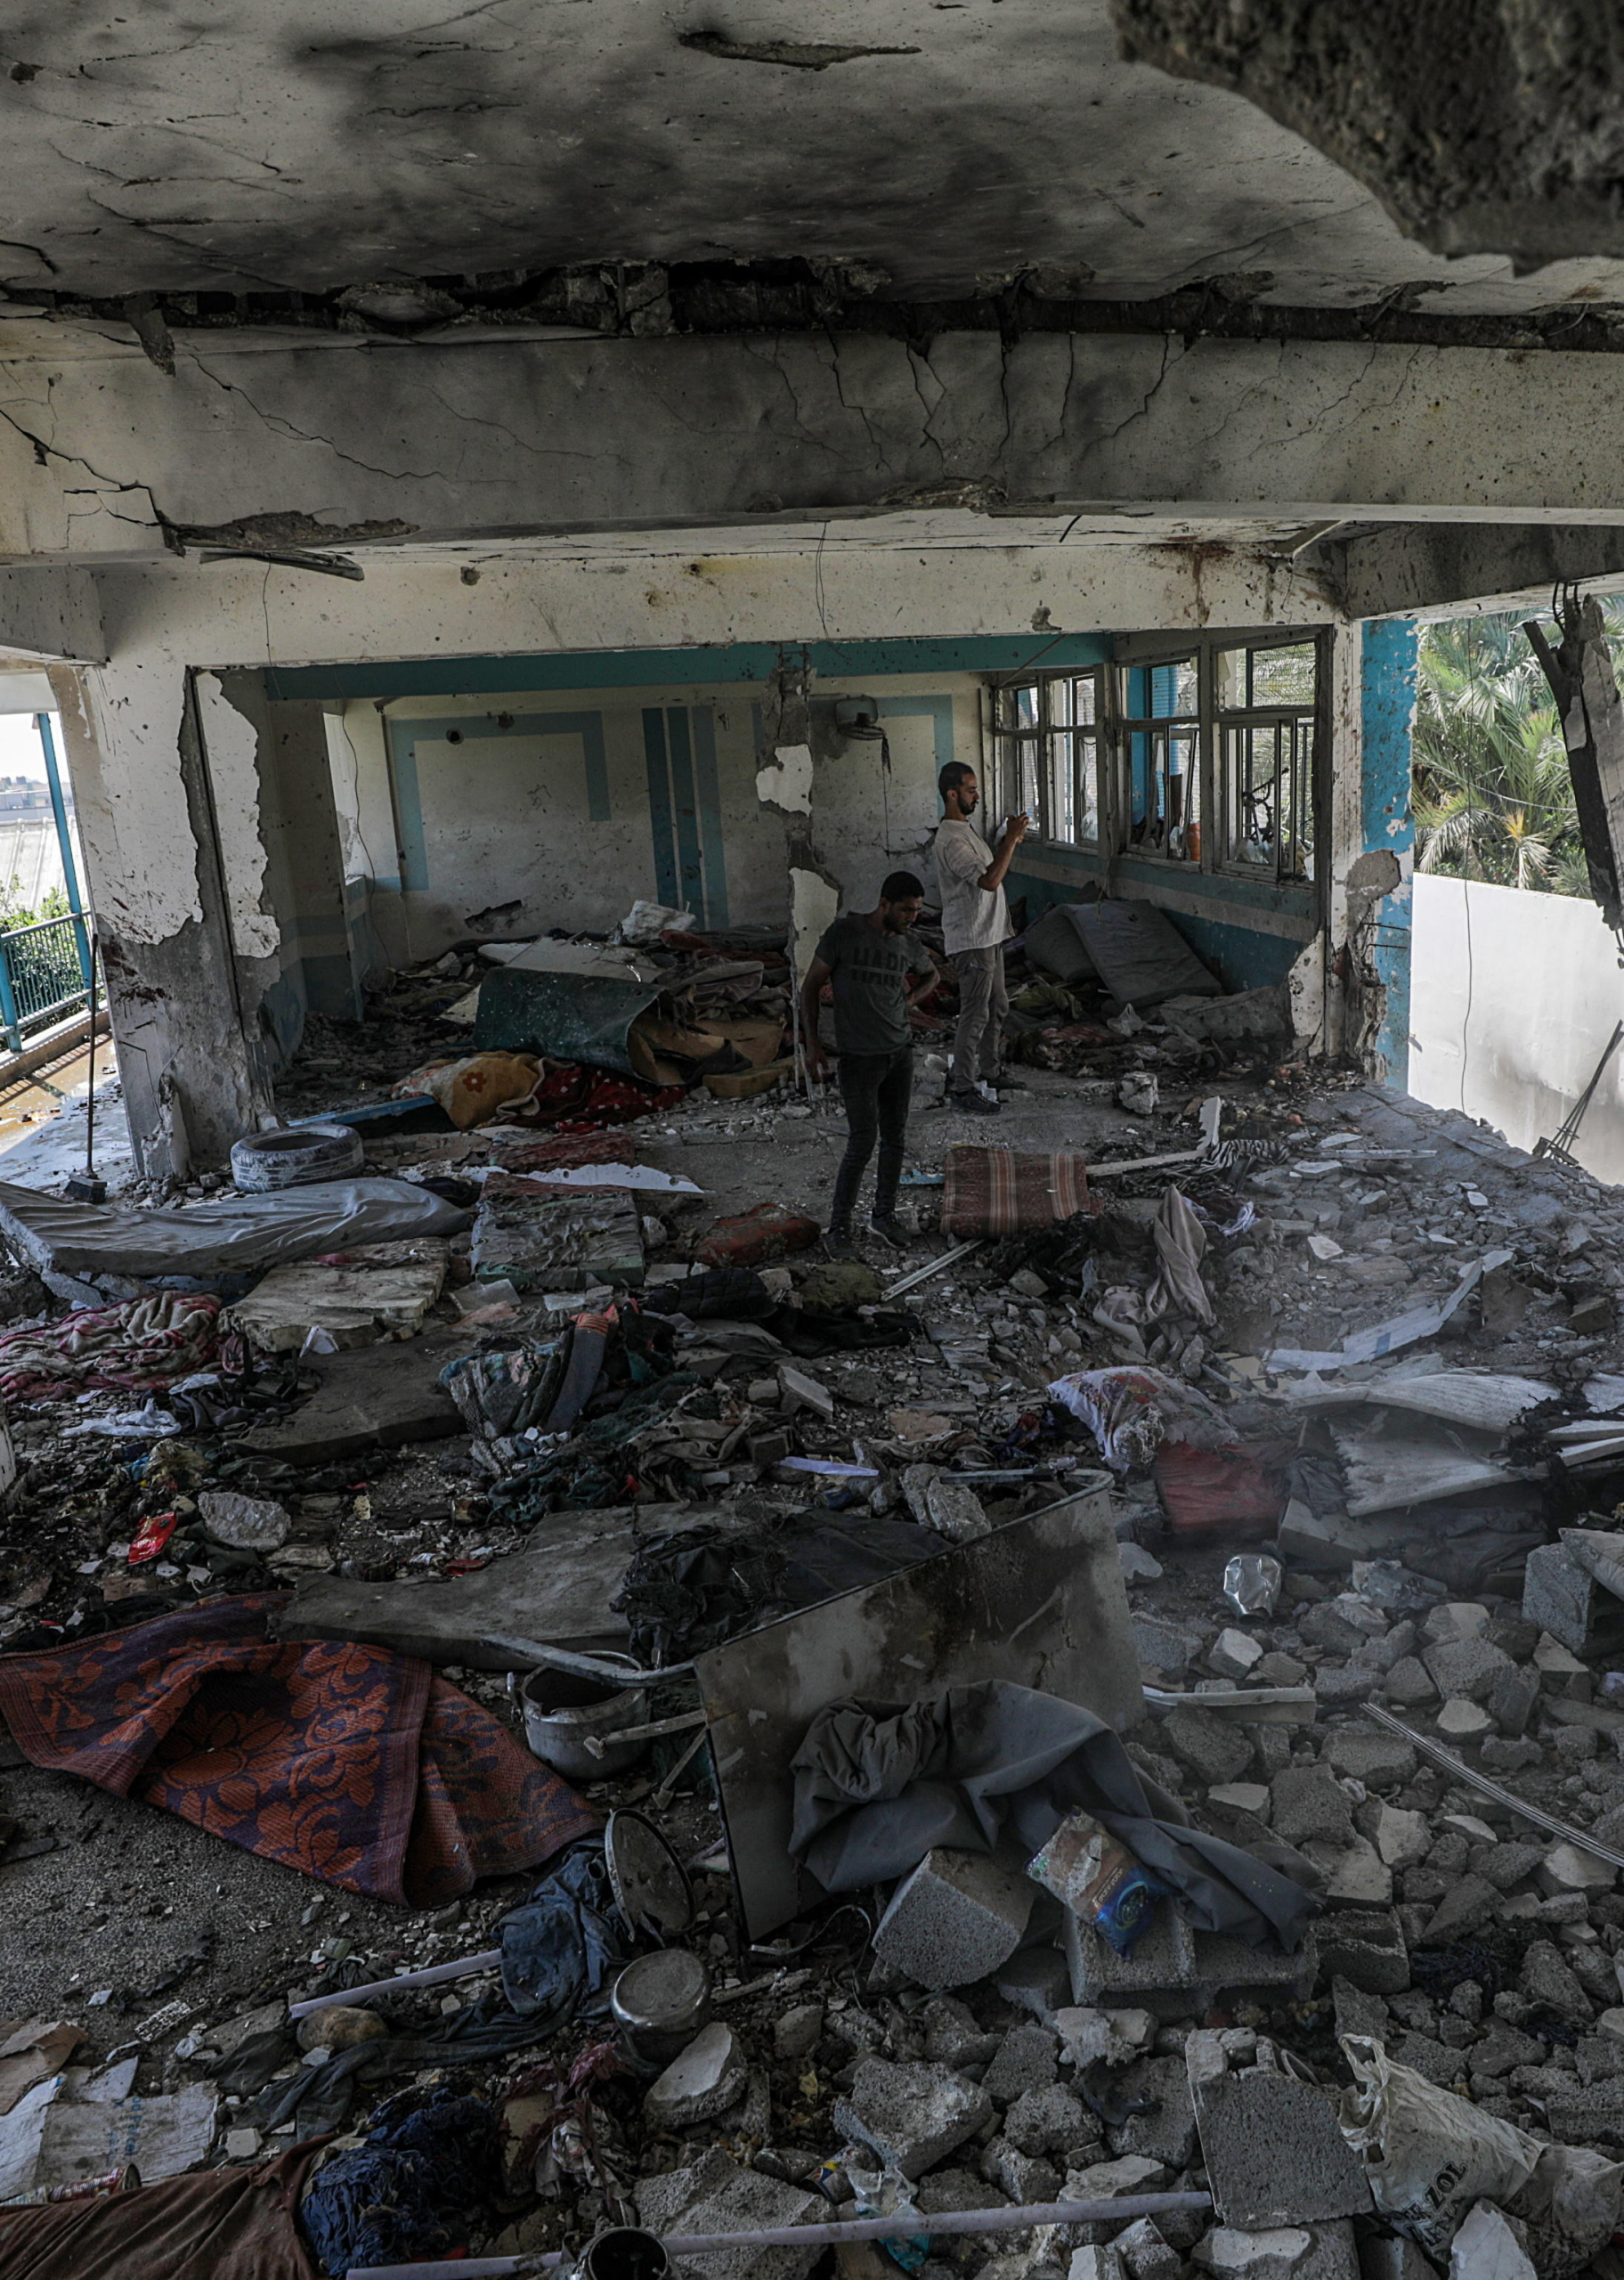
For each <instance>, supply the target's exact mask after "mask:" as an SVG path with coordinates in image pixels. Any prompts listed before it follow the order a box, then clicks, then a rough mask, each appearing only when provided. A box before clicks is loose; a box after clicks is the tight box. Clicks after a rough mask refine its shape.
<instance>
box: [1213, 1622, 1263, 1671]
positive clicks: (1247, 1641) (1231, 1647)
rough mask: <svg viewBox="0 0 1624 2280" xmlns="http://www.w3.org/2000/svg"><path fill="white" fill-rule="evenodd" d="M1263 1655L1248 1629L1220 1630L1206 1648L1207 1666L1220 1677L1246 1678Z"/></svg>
mask: <svg viewBox="0 0 1624 2280" xmlns="http://www.w3.org/2000/svg"><path fill="white" fill-rule="evenodd" d="M1262 1660H1263V1649H1262V1647H1261V1646H1259V1644H1258V1642H1257V1641H1256V1640H1255V1638H1253V1636H1252V1634H1251V1633H1250V1632H1249V1631H1237V1630H1234V1629H1230V1630H1227V1631H1221V1632H1220V1633H1218V1636H1217V1638H1216V1639H1215V1640H1214V1641H1213V1643H1212V1645H1211V1646H1210V1647H1209V1648H1208V1649H1207V1654H1206V1663H1207V1668H1208V1669H1209V1670H1212V1671H1215V1672H1216V1673H1217V1674H1218V1676H1219V1677H1220V1678H1246V1677H1247V1676H1248V1675H1249V1674H1250V1673H1251V1672H1252V1671H1253V1670H1254V1669H1255V1666H1256V1665H1257V1664H1259V1663H1260V1662H1261V1661H1262Z"/></svg>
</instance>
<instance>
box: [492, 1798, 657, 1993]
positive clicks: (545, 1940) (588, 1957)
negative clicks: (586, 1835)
mask: <svg viewBox="0 0 1624 2280" xmlns="http://www.w3.org/2000/svg"><path fill="white" fill-rule="evenodd" d="M501 1941H502V1991H503V1992H504V1994H505V1995H506V1996H507V1998H508V2002H509V2003H510V2004H511V2005H512V2006H513V2008H514V2010H515V2011H516V2013H517V2015H518V2016H519V2017H520V2018H522V2019H533V2020H535V2021H536V2022H537V2023H539V2024H545V2026H546V2028H547V2030H548V2032H549V2033H550V2032H552V2031H553V2030H554V2029H555V2028H556V2027H559V2026H562V2025H563V2024H564V2022H565V2021H566V2020H567V2019H572V2018H573V2017H574V2016H575V2015H576V2013H577V2012H578V2011H579V2010H580V2009H581V2006H582V2004H583V2003H586V2002H588V2001H589V1999H591V1998H592V1997H594V1996H596V1995H598V1994H600V1993H601V1992H602V1991H603V1989H604V1987H605V1983H607V1982H608V1981H609V1980H610V1979H611V1978H612V1977H613V1975H614V1972H615V1970H616V1969H617V1968H618V1966H620V1965H621V1963H622V1962H623V1961H624V1960H625V1956H626V1950H627V1947H628V1945H629V1935H628V1933H627V1930H626V1926H625V1923H624V1921H623V1920H622V1918H621V1912H620V1909H618V1908H617V1906H616V1905H615V1900H614V1893H613V1889H612V1888H611V1885H610V1882H609V1869H608V1864H607V1862H606V1861H605V1858H604V1847H603V1843H602V1840H601V1839H598V1840H597V1841H595V1842H593V1843H590V1844H580V1845H577V1846H576V1848H575V1850H574V1851H573V1852H571V1853H569V1854H567V1855H566V1856H565V1858H564V1860H563V1861H560V1863H559V1864H558V1866H557V1867H556V1869H552V1870H550V1871H549V1872H548V1875H547V1876H545V1877H542V1879H541V1881H540V1884H539V1885H537V1886H536V1888H535V1890H534V1891H533V1892H532V1893H531V1895H530V1898H529V1899H528V1900H527V1901H524V1904H523V1906H521V1907H518V1908H516V1909H512V1910H511V1911H510V1912H509V1913H508V1915H506V1916H504V1917H503V1918H502V1923H501Z"/></svg>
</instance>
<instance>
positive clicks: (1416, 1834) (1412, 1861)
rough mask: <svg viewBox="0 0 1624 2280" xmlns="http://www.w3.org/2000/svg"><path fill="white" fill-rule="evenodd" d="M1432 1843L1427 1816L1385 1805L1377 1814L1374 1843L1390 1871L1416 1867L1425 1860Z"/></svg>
mask: <svg viewBox="0 0 1624 2280" xmlns="http://www.w3.org/2000/svg"><path fill="white" fill-rule="evenodd" d="M1432 1841H1433V1839H1432V1831H1431V1830H1430V1829H1429V1828H1428V1827H1427V1822H1426V1815H1425V1813H1416V1812H1407V1811H1406V1810H1405V1808H1404V1807H1403V1806H1402V1805H1388V1804H1384V1805H1383V1806H1382V1808H1381V1810H1380V1812H1378V1813H1377V1815H1376V1831H1375V1835H1374V1836H1373V1838H1372V1842H1373V1843H1374V1844H1375V1846H1376V1851H1377V1852H1379V1853H1380V1854H1381V1856H1382V1858H1383V1860H1384V1861H1385V1862H1386V1863H1387V1866H1388V1867H1389V1868H1390V1869H1413V1868H1415V1867H1416V1866H1417V1863H1419V1862H1420V1861H1425V1858H1426V1856H1427V1853H1428V1852H1429V1851H1430V1850H1431V1847H1432Z"/></svg>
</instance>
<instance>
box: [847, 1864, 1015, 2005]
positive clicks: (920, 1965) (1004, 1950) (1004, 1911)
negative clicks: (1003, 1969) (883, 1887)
mask: <svg viewBox="0 0 1624 2280" xmlns="http://www.w3.org/2000/svg"><path fill="white" fill-rule="evenodd" d="M1034 1899H1035V1893H1034V1890H1033V1887H1032V1885H1031V1884H1030V1882H1029V1881H1028V1880H1027V1877H1025V1876H1024V1875H1023V1874H1022V1873H1021V1872H1020V1870H1019V1869H1014V1868H1006V1867H1004V1866H1003V1865H1002V1864H1001V1863H1000V1862H998V1861H994V1860H991V1859H989V1858H988V1856H987V1854H986V1853H984V1852H951V1851H947V1850H944V1849H940V1848H938V1850H936V1851H934V1852H927V1853H926V1855H925V1857H924V1859H923V1860H922V1861H921V1862H920V1864H919V1866H918V1868H917V1869H914V1871H913V1873H912V1875H910V1876H908V1877H905V1878H904V1879H903V1881H902V1883H901V1884H899V1885H897V1890H896V1893H895V1894H894V1895H893V1897H892V1900H891V1902H890V1905H889V1908H888V1909H886V1911H885V1914H884V1915H883V1916H882V1917H881V1919H880V1921H879V1923H878V1925H877V1926H875V1929H874V1953H875V1954H876V1955H877V1956H879V1957H880V1958H881V1960H882V1961H883V1962H885V1963H888V1964H890V1965H892V1966H894V1967H895V1968H896V1969H897V1970H898V1971H902V1972H905V1974H906V1975H907V1976H908V1977H909V1978H910V1979H912V1980H914V1982H915V1983H917V1984H918V1985H919V1986H921V1987H931V1988H943V1987H966V1986H969V1985H970V1983H972V1982H973V1981H975V1980H978V1979H986V1978H987V1977H988V1976H989V1975H991V1974H992V1973H993V1972H994V1971H995V1970H996V1969H997V1967H998V1966H999V1965H1000V1964H1001V1963H1003V1962H1004V1961H1005V1960H1006V1959H1007V1958H1009V1957H1011V1956H1012V1955H1013V1954H1014V1952H1015V1950H1016V1949H1017V1948H1018V1947H1019V1945H1020V1943H1021V1941H1022V1939H1023V1938H1024V1937H1025V1935H1026V1929H1027V1921H1028V1919H1029V1918H1030V1916H1031V1913H1032V1903H1033V1901H1034Z"/></svg>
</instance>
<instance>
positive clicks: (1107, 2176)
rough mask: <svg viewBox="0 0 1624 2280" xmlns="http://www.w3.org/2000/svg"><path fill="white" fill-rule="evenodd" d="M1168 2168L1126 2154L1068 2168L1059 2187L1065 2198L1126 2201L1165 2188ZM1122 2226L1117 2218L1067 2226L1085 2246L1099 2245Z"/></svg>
mask: <svg viewBox="0 0 1624 2280" xmlns="http://www.w3.org/2000/svg"><path fill="white" fill-rule="evenodd" d="M1167 2182H1168V2178H1167V2171H1166V2170H1165V2168H1164V2166H1163V2164H1162V2163H1161V2162H1152V2161H1147V2160H1146V2158H1145V2157H1144V2155H1143V2154H1120V2155H1118V2157H1117V2160H1115V2161H1114V2162H1089V2163H1088V2164H1087V2166H1086V2167H1085V2168H1083V2169H1080V2170H1067V2172H1066V2176H1065V2179H1064V2181H1063V2182H1062V2184H1061V2186H1060V2197H1061V2199H1062V2200H1065V2201H1125V2200H1127V2199H1128V2198H1129V2197H1130V2196H1131V2195H1133V2194H1141V2193H1160V2192H1163V2191H1165V2188H1166V2186H1167ZM1121 2228H1122V2219H1121V2218H1120V2217H1118V2218H1117V2219H1116V2221H1115V2222H1114V2223H1112V2222H1108V2221H1106V2220H1103V2219H1102V2220H1100V2221H1099V2222H1097V2223H1096V2222H1092V2221H1091V2222H1087V2223H1084V2224H1080V2225H1075V2226H1068V2227H1067V2231H1068V2235H1069V2237H1070V2238H1071V2239H1072V2240H1074V2241H1077V2242H1079V2243H1080V2244H1081V2245H1083V2246H1084V2247H1097V2246H1099V2245H1100V2243H1103V2242H1105V2241H1106V2240H1108V2239H1109V2238H1110V2236H1111V2235H1113V2234H1115V2233H1117V2232H1119V2231H1120V2230H1121Z"/></svg>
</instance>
